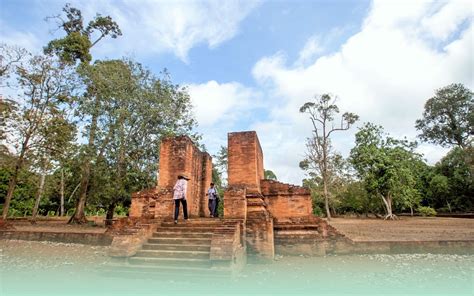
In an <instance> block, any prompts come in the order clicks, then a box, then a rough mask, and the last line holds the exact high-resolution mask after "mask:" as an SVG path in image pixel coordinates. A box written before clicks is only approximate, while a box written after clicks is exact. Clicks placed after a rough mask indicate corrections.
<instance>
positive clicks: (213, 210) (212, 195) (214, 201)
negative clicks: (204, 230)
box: [206, 183, 219, 218]
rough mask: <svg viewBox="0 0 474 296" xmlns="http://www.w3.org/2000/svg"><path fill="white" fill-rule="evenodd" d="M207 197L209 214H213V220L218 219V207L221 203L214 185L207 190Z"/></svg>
mask: <svg viewBox="0 0 474 296" xmlns="http://www.w3.org/2000/svg"><path fill="white" fill-rule="evenodd" d="M206 195H207V196H208V198H209V202H208V207H209V212H210V214H211V218H213V217H218V213H217V205H218V202H219V195H218V193H217V189H216V187H215V186H214V183H211V187H210V188H209V189H208V190H207V193H206Z"/></svg>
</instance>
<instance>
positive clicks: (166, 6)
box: [77, 0, 259, 62]
mask: <svg viewBox="0 0 474 296" xmlns="http://www.w3.org/2000/svg"><path fill="white" fill-rule="evenodd" d="M81 3H82V2H78V3H77V7H79V8H83V12H84V15H85V16H86V17H85V19H89V17H92V16H94V15H95V13H96V12H101V13H102V14H103V15H110V16H112V18H113V19H114V20H115V21H116V22H117V23H118V24H119V26H120V28H121V30H122V32H123V36H121V37H119V38H118V39H117V40H114V42H102V43H101V44H100V45H98V48H97V49H95V50H96V51H97V53H99V54H101V55H110V54H114V55H116V54H117V50H121V51H123V53H126V54H138V55H150V54H156V53H163V52H172V53H173V54H174V55H176V56H177V57H178V58H180V59H181V60H183V61H185V62H187V58H188V52H189V50H190V49H191V48H193V47H195V46H197V45H199V44H207V45H208V46H209V47H210V48H214V47H216V46H218V45H219V44H221V43H223V42H225V41H227V40H229V39H231V38H233V37H234V36H235V35H236V34H237V33H238V30H239V24H240V22H241V21H242V20H243V19H245V17H246V16H247V15H248V14H249V13H250V12H251V11H252V10H253V9H255V8H256V7H257V6H258V5H259V1H239V0H230V1H218V0H210V1H166V0H163V1H152V0H142V1H136V0H122V1H97V2H94V3H91V5H88V6H87V7H83V6H84V5H81Z"/></svg>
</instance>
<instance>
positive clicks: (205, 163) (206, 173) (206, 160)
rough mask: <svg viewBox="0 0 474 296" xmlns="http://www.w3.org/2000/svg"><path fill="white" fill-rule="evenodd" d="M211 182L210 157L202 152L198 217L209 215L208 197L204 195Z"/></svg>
mask: <svg viewBox="0 0 474 296" xmlns="http://www.w3.org/2000/svg"><path fill="white" fill-rule="evenodd" d="M211 182H212V158H211V156H210V155H209V154H208V153H206V152H204V153H203V156H202V176H201V192H200V198H201V201H200V209H199V216H200V217H209V210H208V207H207V200H208V197H207V196H206V193H207V189H208V188H209V187H210V184H211Z"/></svg>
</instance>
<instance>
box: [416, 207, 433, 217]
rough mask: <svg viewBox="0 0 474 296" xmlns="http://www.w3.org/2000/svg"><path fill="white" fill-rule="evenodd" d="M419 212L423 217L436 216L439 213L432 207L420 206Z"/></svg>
mask: <svg viewBox="0 0 474 296" xmlns="http://www.w3.org/2000/svg"><path fill="white" fill-rule="evenodd" d="M418 213H420V215H422V216H423V217H434V216H436V214H437V213H436V211H435V209H433V208H431V207H419V208H418Z"/></svg>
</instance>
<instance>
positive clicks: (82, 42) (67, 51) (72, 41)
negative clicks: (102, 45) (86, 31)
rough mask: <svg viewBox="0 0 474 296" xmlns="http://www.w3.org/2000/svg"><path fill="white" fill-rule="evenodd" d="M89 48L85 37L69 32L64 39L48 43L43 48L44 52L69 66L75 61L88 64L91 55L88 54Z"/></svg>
mask: <svg viewBox="0 0 474 296" xmlns="http://www.w3.org/2000/svg"><path fill="white" fill-rule="evenodd" d="M91 46H92V43H91V41H90V40H89V37H88V36H87V35H83V34H81V33H80V32H71V33H70V34H68V35H67V36H65V37H64V38H61V39H56V40H52V41H51V42H49V43H48V45H47V46H46V47H45V48H44V52H45V53H47V54H55V55H57V56H58V57H59V58H60V59H61V60H62V61H64V62H65V63H69V64H74V63H75V62H76V61H77V60H80V61H81V62H83V63H89V62H90V61H91V60H92V55H91V54H90V53H89V51H90V48H91Z"/></svg>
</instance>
